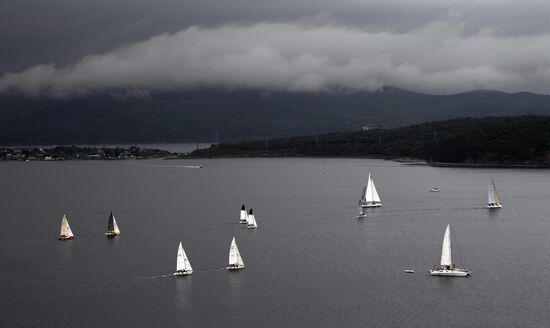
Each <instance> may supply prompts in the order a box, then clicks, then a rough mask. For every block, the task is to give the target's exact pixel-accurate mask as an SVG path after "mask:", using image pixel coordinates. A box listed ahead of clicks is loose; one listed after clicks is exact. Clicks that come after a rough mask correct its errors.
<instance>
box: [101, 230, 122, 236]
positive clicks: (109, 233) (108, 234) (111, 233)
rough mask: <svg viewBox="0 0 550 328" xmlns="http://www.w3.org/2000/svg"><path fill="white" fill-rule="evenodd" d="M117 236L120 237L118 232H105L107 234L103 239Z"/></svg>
mask: <svg viewBox="0 0 550 328" xmlns="http://www.w3.org/2000/svg"><path fill="white" fill-rule="evenodd" d="M118 235H120V232H114V231H107V232H106V233H105V237H116V236H118Z"/></svg>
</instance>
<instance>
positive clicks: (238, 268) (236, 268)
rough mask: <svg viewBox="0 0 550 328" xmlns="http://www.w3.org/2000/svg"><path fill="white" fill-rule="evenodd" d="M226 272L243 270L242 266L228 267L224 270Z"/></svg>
mask: <svg viewBox="0 0 550 328" xmlns="http://www.w3.org/2000/svg"><path fill="white" fill-rule="evenodd" d="M225 269H226V270H228V271H237V270H242V269H244V266H228V267H227V268H225Z"/></svg>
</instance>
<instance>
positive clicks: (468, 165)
mask: <svg viewBox="0 0 550 328" xmlns="http://www.w3.org/2000/svg"><path fill="white" fill-rule="evenodd" d="M427 165H429V166H433V167H463V168H480V169H484V168H487V169H492V168H494V169H550V166H548V165H529V164H471V163H442V162H429V163H427Z"/></svg>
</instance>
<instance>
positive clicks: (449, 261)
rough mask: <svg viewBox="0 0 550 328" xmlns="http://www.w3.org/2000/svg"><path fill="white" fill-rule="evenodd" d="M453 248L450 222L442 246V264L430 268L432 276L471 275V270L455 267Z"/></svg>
mask: <svg viewBox="0 0 550 328" xmlns="http://www.w3.org/2000/svg"><path fill="white" fill-rule="evenodd" d="M451 249H452V240H451V225H450V224H448V225H447V228H446V229H445V235H444V237H443V246H442V247H441V262H440V265H438V266H436V267H435V268H433V269H432V270H430V274H431V275H432V276H449V277H467V276H469V275H470V270H467V269H460V268H457V267H455V264H454V263H453V257H452V252H451Z"/></svg>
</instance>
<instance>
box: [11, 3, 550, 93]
mask: <svg viewBox="0 0 550 328" xmlns="http://www.w3.org/2000/svg"><path fill="white" fill-rule="evenodd" d="M549 17H550V1H542V0H522V1H518V0H462V1H446V0H370V1H369V0H363V1H359V0H338V1H335V0H330V1H329V0H277V1H265V0H155V1H138V0H116V1H113V0H78V1H75V0H0V46H1V51H0V92H8V91H11V90H18V91H23V92H26V93H29V94H50V95H57V96H59V95H75V94H80V93H87V92H90V91H96V90H103V89H112V88H117V89H130V90H142V89H153V90H164V89H181V88H196V87H201V86H206V87H224V88H258V89H277V90H291V91H320V90H321V91H322V90H333V89H349V90H375V89H376V88H379V87H381V86H384V85H386V86H395V87H401V88H405V89H410V90H415V91H421V92H428V93H456V92H462V91H468V90H474V89H495V90H501V91H508V92H516V91H532V92H539V93H545V94H550V18H549Z"/></svg>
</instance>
